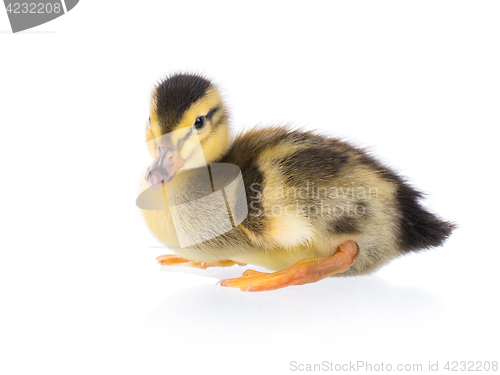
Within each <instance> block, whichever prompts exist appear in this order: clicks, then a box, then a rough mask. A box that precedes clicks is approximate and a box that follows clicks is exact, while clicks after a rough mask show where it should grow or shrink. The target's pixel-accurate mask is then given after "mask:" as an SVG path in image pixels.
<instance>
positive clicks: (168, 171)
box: [146, 147, 185, 189]
mask: <svg viewBox="0 0 500 375" xmlns="http://www.w3.org/2000/svg"><path fill="white" fill-rule="evenodd" d="M184 163H185V160H184V159H182V157H181V155H180V154H179V150H178V149H177V147H158V149H157V153H156V158H155V160H153V162H152V163H151V165H150V166H149V168H148V171H147V172H146V181H147V182H148V184H149V186H151V188H153V189H160V188H162V187H163V186H165V185H166V184H168V183H169V182H170V181H172V179H173V178H174V177H175V175H176V174H177V172H178V171H179V169H181V168H182V167H183V166H184Z"/></svg>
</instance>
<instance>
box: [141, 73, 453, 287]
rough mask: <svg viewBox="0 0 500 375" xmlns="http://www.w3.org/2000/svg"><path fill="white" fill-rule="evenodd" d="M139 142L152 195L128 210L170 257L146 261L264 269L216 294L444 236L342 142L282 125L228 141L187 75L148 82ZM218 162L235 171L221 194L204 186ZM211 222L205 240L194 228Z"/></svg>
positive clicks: (382, 258)
mask: <svg viewBox="0 0 500 375" xmlns="http://www.w3.org/2000/svg"><path fill="white" fill-rule="evenodd" d="M146 140H147V144H148V148H149V150H150V152H151V154H152V156H153V158H154V160H153V162H152V164H151V165H150V167H149V168H148V170H147V172H146V178H145V180H146V181H147V183H148V184H149V186H150V187H151V188H150V189H148V191H151V192H156V193H157V195H156V196H150V197H149V198H148V199H149V200H151V201H156V203H158V204H159V205H160V208H156V209H155V208H148V207H146V206H145V205H144V204H143V203H139V200H138V205H139V206H140V207H141V208H142V209H141V210H142V213H143V215H144V219H145V222H146V224H147V226H148V228H149V229H150V230H151V232H152V233H153V235H154V236H155V237H156V238H158V239H159V240H160V241H161V242H162V243H164V244H165V245H166V246H168V247H169V248H171V249H173V250H174V251H175V253H176V254H169V255H163V256H159V257H158V258H157V259H158V261H159V262H160V263H161V264H162V265H167V266H171V265H186V266H192V267H199V268H206V267H210V266H221V267H225V266H231V265H234V264H240V265H245V264H254V265H259V266H262V267H265V268H267V269H269V270H272V271H275V272H270V273H266V272H258V271H254V270H251V269H248V270H246V271H245V272H244V273H243V275H242V276H241V277H238V278H232V279H224V280H221V281H219V284H220V285H221V286H227V287H236V288H239V289H241V290H243V291H266V290H273V289H278V288H283V287H286V286H290V285H301V284H306V283H312V282H316V281H318V280H321V279H324V278H326V277H329V276H354V275H364V274H368V273H371V272H373V271H375V270H377V269H379V268H380V267H381V266H383V265H385V264H387V263H388V262H389V261H391V260H392V259H394V258H397V257H399V256H401V255H403V254H406V253H408V252H413V251H418V250H420V249H426V248H430V247H435V246H440V245H442V244H443V242H444V241H445V240H446V239H447V237H448V236H449V235H450V234H451V232H452V230H453V229H454V228H455V225H454V224H453V223H451V222H447V221H444V220H442V219H440V218H439V217H437V216H436V215H435V214H433V213H431V212H429V211H427V210H426V209H425V208H424V207H422V205H421V204H420V199H421V198H422V194H421V193H420V192H419V191H417V190H416V189H414V188H413V187H412V186H410V185H409V184H408V183H407V182H405V180H404V179H403V178H402V177H400V176H398V175H397V174H396V173H395V172H393V171H392V170H391V169H389V168H387V167H385V166H384V165H382V164H381V163H380V162H378V161H377V160H375V159H374V158H373V157H372V156H371V155H369V154H368V153H366V152H365V151H364V150H362V149H359V148H357V147H354V146H352V145H351V144H349V143H347V142H344V141H342V140H339V139H336V138H332V137H327V136H323V135H320V134H317V133H316V132H311V131H302V130H297V129H291V128H290V127H287V126H269V127H259V128H254V129H252V130H250V131H248V132H244V133H239V134H237V135H236V136H234V137H231V132H230V121H229V114H228V110H227V106H226V104H225V101H224V100H223V97H222V95H221V93H220V91H219V89H218V88H217V86H216V85H215V84H213V83H212V82H211V81H210V80H209V79H208V78H206V77H204V76H201V75H198V74H174V75H171V76H170V77H167V78H166V79H164V80H163V81H161V82H160V83H158V84H157V86H156V87H155V89H154V91H153V93H152V96H151V101H150V118H149V120H148V121H147V125H146ZM218 165H219V166H220V165H222V166H233V168H235V169H233V171H234V170H236V171H237V173H232V174H231V173H230V175H231V176H232V177H231V178H229V180H231V181H233V182H234V183H233V185H234V186H239V187H238V188H233V189H228V188H227V186H229V185H230V183H231V181H229V180H227V178H226V180H227V181H226V183H227V185H226V188H224V186H222V187H220V186H219V187H218V188H217V189H216V188H215V185H216V184H217V183H216V181H215V179H214V173H213V172H214V170H215V167H216V166H218ZM207 170H208V174H207ZM210 173H211V174H210ZM207 176H208V177H207ZM202 180H204V181H206V182H205V185H206V186H207V185H208V191H207V192H202V191H201V190H200V188H199V186H202V185H203V184H202V183H201V182H200V181H202ZM208 181H209V182H208ZM219 185H220V184H219ZM176 197H177V198H176ZM178 197H181V198H178ZM210 197H218V198H217V199H218V201H217V199H215V198H214V199H211V198H210ZM222 199H224V200H222ZM174 201H176V203H175V204H174V203H173V202H174ZM238 201H239V202H240V203H241V202H243V203H242V205H241V207H242V209H241V210H240V213H241V212H243V215H241V214H240V215H239V216H240V217H239V218H238V217H237V216H238V214H235V213H234V202H238ZM179 202H189V203H193V204H191V205H189V206H188V205H185V206H183V205H181V204H178V203H179ZM220 202H222V203H220ZM231 202H232V203H231ZM183 207H184V208H183ZM186 207H188V208H186ZM231 208H233V211H231ZM226 209H227V212H226ZM228 217H229V220H228ZM212 224H213V225H215V228H216V230H215V231H211V232H210V231H207V230H205V229H203V228H205V227H206V226H207V225H212ZM202 227H203V228H202ZM200 233H202V234H203V233H204V235H200ZM207 233H208V235H207ZM190 236H191V237H190ZM197 236H198V237H197ZM200 236H201V237H200ZM186 239H187V240H186Z"/></svg>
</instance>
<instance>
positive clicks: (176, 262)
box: [156, 254, 245, 269]
mask: <svg viewBox="0 0 500 375" xmlns="http://www.w3.org/2000/svg"><path fill="white" fill-rule="evenodd" d="M156 260H157V261H158V262H159V263H160V264H161V265H162V266H187V267H194V268H200V269H205V268H208V267H229V266H232V265H235V264H238V265H240V266H244V265H245V264H243V263H238V262H234V261H232V260H221V261H218V262H195V261H191V260H189V259H186V258H183V257H180V256H178V255H176V254H167V255H160V256H159V257H157V258H156Z"/></svg>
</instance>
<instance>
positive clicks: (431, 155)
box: [0, 0, 500, 374]
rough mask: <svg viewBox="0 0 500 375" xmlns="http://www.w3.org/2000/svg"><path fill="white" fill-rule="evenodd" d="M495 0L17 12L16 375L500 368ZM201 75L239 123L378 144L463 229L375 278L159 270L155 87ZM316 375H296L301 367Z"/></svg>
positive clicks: (1, 72) (7, 132) (10, 86)
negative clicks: (23, 19)
mask: <svg viewBox="0 0 500 375" xmlns="http://www.w3.org/2000/svg"><path fill="white" fill-rule="evenodd" d="M499 19H500V6H499V4H498V2H494V1H481V2H474V1H469V2H463V1H451V2H444V1H418V2H407V1H368V2H364V1H355V2H347V1H344V2H330V1H318V2H309V3H306V2H303V1H302V2H272V1H271V2H260V1H252V2H245V3H243V2H231V3H230V2H217V1H205V2H189V1H182V2H181V1H175V2H174V1H169V2H160V1H141V2H138V1H119V2H118V1H114V2H111V1H108V2H103V1H99V2H98V1H89V0H87V1H81V2H80V4H78V5H77V6H76V8H74V9H73V10H72V11H70V12H69V13H68V14H67V15H65V16H64V17H61V18H59V19H56V20H54V21H53V22H50V23H48V24H45V25H42V26H39V27H37V28H35V29H32V30H29V31H26V32H23V33H19V34H11V32H10V26H9V23H8V19H7V16H6V14H5V12H3V11H0V30H2V31H1V33H0V43H1V44H0V46H1V56H2V57H1V62H0V64H1V65H0V68H1V69H0V103H1V104H0V105H1V109H0V125H1V127H0V155H1V163H2V164H1V165H2V184H1V193H2V197H3V202H2V204H1V210H0V215H1V220H2V227H1V239H0V241H1V244H0V246H1V255H0V256H1V258H0V282H1V284H0V288H1V291H0V292H1V294H0V301H1V302H0V303H1V309H0V345H1V350H0V356H1V360H0V372H2V373H4V374H90V373H92V374H110V373H116V374H185V373H217V374H233V373H238V374H251V373H252V374H253V373H256V372H258V373H264V374H286V373H289V372H290V370H291V369H292V367H291V365H290V362H291V361H296V362H297V364H307V363H321V362H322V361H328V362H332V363H334V364H344V363H348V362H349V361H369V362H370V363H372V364H381V363H382V362H383V363H384V364H392V365H393V366H396V365H397V364H414V363H416V364H419V363H420V364H423V366H424V370H425V369H427V366H428V363H429V361H432V363H435V362H436V361H439V366H440V368H441V369H442V367H443V366H444V365H445V363H446V362H447V361H453V360H455V361H494V360H496V361H498V360H500V355H499V354H498V353H500V350H498V349H499V339H498V336H499V334H500V329H499V323H498V316H499V313H500V309H499V307H498V299H499V293H498V285H499V284H498V283H499V281H500V278H499V271H498V266H499V260H500V255H499V251H500V249H499V245H498V242H497V238H498V236H497V235H498V227H497V225H498V217H499V215H498V211H499V208H500V207H499V204H498V177H497V174H498V166H497V162H498V132H497V128H498V126H499V125H500V111H499V104H500V91H499V90H500V89H499V87H500V68H499V67H500V53H499V46H500V22H499ZM176 70H189V71H197V72H203V73H206V74H207V75H209V76H210V77H213V78H214V79H215V81H216V82H217V83H219V84H220V85H221V87H222V88H223V89H224V92H225V94H226V96H227V100H228V103H229V105H230V107H231V109H232V120H233V124H234V128H235V129H241V128H244V127H251V126H254V125H255V124H257V123H262V124H268V123H276V122H279V123H286V122H293V123H294V124H295V125H296V126H302V127H306V128H310V129H318V130H321V131H323V132H325V133H327V134H331V135H334V136H341V137H344V138H346V139H348V140H351V141H352V142H353V143H355V144H357V145H360V146H363V147H369V148H370V149H371V150H372V151H373V153H374V154H375V155H376V156H377V157H379V158H380V159H381V160H383V161H384V162H385V163H387V164H388V165H390V166H391V167H393V168H394V169H395V170H398V171H400V172H401V173H402V174H403V175H404V176H406V177H408V179H409V181H411V182H412V183H413V184H414V185H415V186H416V187H417V188H419V189H421V190H423V191H425V192H426V193H428V199H427V205H428V206H429V207H432V209H433V210H434V211H436V212H438V213H439V214H440V215H441V216H443V217H444V218H446V219H448V220H452V221H455V222H457V223H458V224H459V225H460V229H458V230H457V231H456V232H454V234H453V236H452V237H451V238H450V240H449V241H448V242H447V243H446V244H445V246H444V247H442V248H438V249H434V250H431V251H427V252H421V253H416V254H411V255H409V256H406V257H403V258H400V259H398V260H395V261H393V262H392V263H391V264H390V265H388V266H386V267H385V268H383V269H382V270H380V271H379V272H377V273H376V274H373V275H370V276H364V277H355V278H340V279H339V278H334V279H328V280H324V281H321V282H319V283H316V284H309V285H305V286H300V287H290V288H286V289H283V290H278V291H273V292H265V293H243V292H239V291H237V290H230V289H227V288H225V289H224V288H220V287H215V283H216V281H217V280H218V279H220V278H226V277H236V276H238V275H240V274H241V273H242V272H243V270H244V269H245V268H242V267H231V268H226V269H211V270H206V271H197V270H191V269H185V268H177V269H175V270H165V269H160V267H159V266H158V265H157V264H156V262H155V257H156V256H157V255H160V254H163V253H165V252H166V250H165V249H164V248H162V247H161V244H160V243H158V242H157V241H156V240H155V239H154V238H153V237H152V236H151V234H150V233H149V231H148V230H147V228H146V226H145V225H144V223H143V221H142V218H141V216H140V214H139V211H138V209H137V208H136V206H135V198H136V194H137V189H138V186H139V182H140V180H141V178H142V173H143V170H144V168H145V167H146V166H147V165H148V164H149V156H148V154H147V153H146V150H145V144H144V133H143V127H144V124H145V122H146V119H147V118H148V100H149V94H150V92H151V89H152V88H153V86H154V84H155V82H156V81H157V80H159V79H161V78H162V77H163V76H165V75H166V74H168V73H169V72H173V71H176ZM296 372H299V371H296Z"/></svg>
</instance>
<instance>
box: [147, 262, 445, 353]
mask: <svg viewBox="0 0 500 375" xmlns="http://www.w3.org/2000/svg"><path fill="white" fill-rule="evenodd" d="M179 268H181V267H179ZM183 268H184V269H185V267H183ZM230 268H231V269H228V268H225V269H220V268H219V269H218V270H215V269H214V270H205V271H201V270H189V272H191V273H204V274H206V273H207V271H208V272H209V273H210V276H212V277H214V279H213V280H214V283H212V284H203V285H200V286H198V287H190V288H186V289H183V290H180V291H177V292H176V293H174V294H172V295H170V296H168V297H166V298H164V299H163V300H162V301H161V302H160V303H159V304H158V305H157V306H155V307H154V308H153V309H152V310H151V312H150V314H149V316H148V317H147V319H146V322H145V330H146V331H147V332H148V333H150V334H153V335H155V336H157V337H160V338H164V339H166V340H170V339H171V338H172V337H175V338H176V340H180V341H183V340H185V344H189V345H192V344H193V343H206V342H205V341H206V340H208V341H209V342H212V343H213V342H214V340H215V341H218V340H220V341H221V342H227V341H228V340H229V339H230V340H231V341H233V342H234V341H235V340H236V341H244V342H246V343H248V344H250V343H252V342H259V341H261V340H263V339H266V338H267V339H269V338H273V337H278V336H279V340H280V342H285V343H286V342H288V343H290V342H293V341H294V340H297V341H302V342H310V345H315V342H317V343H319V344H321V345H324V342H325V340H326V341H328V337H330V338H331V339H332V340H343V341H352V340H355V339H356V338H358V337H359V333H362V334H363V337H364V338H370V337H371V338H376V337H377V336H380V335H388V334H389V335H390V334H396V335H397V334H401V333H404V332H405V331H406V330H411V331H414V330H415V329H418V327H419V326H420V327H424V326H426V323H427V321H428V320H429V319H431V317H432V318H435V317H436V316H438V315H440V314H441V308H440V302H439V299H438V298H437V297H435V296H434V295H432V294H429V293H428V292H426V291H423V290H420V289H417V288H415V287H402V286H396V285H392V284H390V283H388V282H386V281H385V280H383V279H382V278H380V277H377V276H363V277H351V278H328V279H326V280H322V281H320V282H318V283H315V284H307V285H302V286H293V287H289V288H284V289H280V290H276V291H271V292H262V293H249V292H240V291H239V290H237V289H233V288H223V287H215V286H214V284H215V280H216V278H221V277H236V276H239V275H241V273H242V272H243V270H244V269H245V268H242V267H236V266H235V267H230ZM252 268H254V267H252ZM229 271H230V272H229ZM207 276H208V275H207ZM172 322H175V324H172ZM409 322H411V324H410V325H408V324H409ZM186 327H189V329H186ZM198 333H203V334H198ZM318 337H324V338H325V340H321V341H318ZM262 344H263V342H262Z"/></svg>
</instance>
